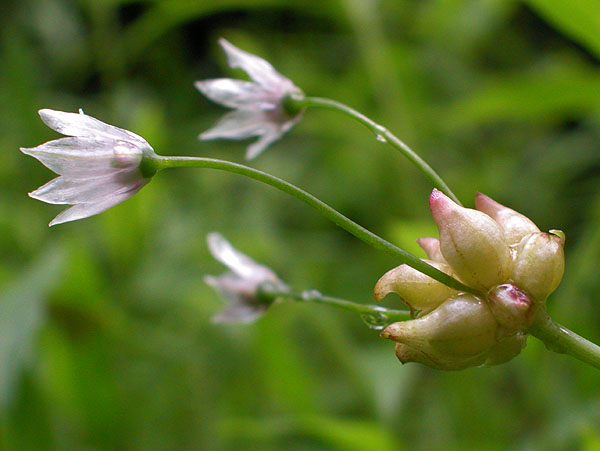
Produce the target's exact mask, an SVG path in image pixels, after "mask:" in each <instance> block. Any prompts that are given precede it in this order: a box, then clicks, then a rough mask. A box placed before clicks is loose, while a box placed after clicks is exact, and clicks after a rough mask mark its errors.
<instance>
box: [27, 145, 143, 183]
mask: <svg viewBox="0 0 600 451" xmlns="http://www.w3.org/2000/svg"><path fill="white" fill-rule="evenodd" d="M21 151H22V152H23V153H24V154H27V155H30V156H32V157H34V158H36V159H38V160H39V161H41V162H42V164H44V166H46V167H47V168H48V169H50V170H52V171H54V172H56V173H57V174H60V175H69V176H72V177H86V176H97V175H103V174H106V173H110V172H115V171H119V170H121V169H123V168H124V167H136V166H139V164H140V161H141V160H142V153H141V151H140V150H139V149H138V148H137V147H135V146H134V145H133V144H131V143H128V142H125V141H105V140H101V139H94V138H60V139H55V140H53V141H49V142H47V143H44V144H41V145H39V146H37V147H32V148H21Z"/></svg>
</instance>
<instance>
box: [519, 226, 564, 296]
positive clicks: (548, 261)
mask: <svg viewBox="0 0 600 451" xmlns="http://www.w3.org/2000/svg"><path fill="white" fill-rule="evenodd" d="M564 271H565V255H564V241H563V239H562V238H561V237H560V236H558V235H554V234H548V233H542V232H538V233H531V234H529V235H527V236H526V237H524V238H523V239H522V240H521V242H520V243H519V244H518V246H517V255H516V257H515V261H514V263H513V269H512V274H511V278H512V280H513V281H514V283H515V284H516V285H517V286H518V287H519V288H521V289H523V290H525V291H527V292H528V293H529V294H530V295H531V296H533V298H534V299H535V300H536V301H538V302H544V301H545V300H546V298H547V297H548V296H549V295H550V294H551V293H552V292H553V291H554V290H556V287H558V284H559V283H560V281H561V279H562V276H563V273H564Z"/></svg>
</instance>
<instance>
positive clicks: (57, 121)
mask: <svg viewBox="0 0 600 451" xmlns="http://www.w3.org/2000/svg"><path fill="white" fill-rule="evenodd" d="M80 111H81V110H80ZM38 113H39V115H40V117H41V118H42V121H44V123H45V124H46V125H47V126H48V127H50V128H51V129H53V130H56V131H57V132H58V133H61V134H63V135H67V136H79V137H83V138H99V137H102V138H105V139H112V140H115V139H122V140H125V141H133V142H135V143H136V144H138V145H140V146H141V147H150V144H148V142H147V141H146V140H145V139H144V138H142V137H141V136H138V135H136V134H135V133H132V132H130V131H128V130H124V129H122V128H118V127H115V126H114V125H109V124H106V123H104V122H102V121H99V120H98V119H96V118H93V117H91V116H88V115H87V114H83V113H82V112H80V113H67V112H64V111H55V110H50V109H47V108H44V109H41V110H39V111H38Z"/></svg>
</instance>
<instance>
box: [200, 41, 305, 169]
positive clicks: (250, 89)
mask: <svg viewBox="0 0 600 451" xmlns="http://www.w3.org/2000/svg"><path fill="white" fill-rule="evenodd" d="M219 44H220V45H221V47H222V48H223V50H224V52H225V54H226V56H227V61H228V63H229V66H230V67H231V68H240V69H243V70H244V71H245V72H246V73H247V74H248V75H249V76H250V79H251V80H252V81H243V80H234V79H231V78H218V79H214V80H203V81H198V82H196V88H198V90H199V91H200V92H201V93H202V94H204V95H205V96H206V97H208V98H209V99H210V100H212V101H214V102H216V103H220V104H221V105H223V106H226V107H228V108H234V109H235V110H234V111H232V112H230V113H228V114H226V115H225V116H224V117H223V118H221V120H220V121H219V122H217V124H216V125H215V126H213V127H212V128H211V129H209V130H207V131H205V132H204V133H201V134H200V136H199V138H200V139H202V140H205V139H216V138H225V139H247V138H251V137H254V136H258V137H259V139H258V140H257V141H256V142H255V143H254V144H251V145H250V146H249V147H248V149H247V151H246V159H248V160H251V159H253V158H256V157H257V156H258V155H259V154H260V153H261V152H263V151H264V150H265V149H266V148H267V147H268V146H269V145H270V144H271V143H273V142H274V141H276V140H278V139H279V138H281V136H283V134H284V133H286V132H287V131H288V130H290V129H291V128H292V127H293V126H294V124H295V123H296V122H298V121H299V120H300V117H301V113H300V114H296V115H293V116H290V115H289V114H288V113H287V112H286V111H285V109H284V106H283V101H284V99H285V98H286V97H287V96H291V95H298V94H301V91H300V89H299V88H297V87H296V86H295V85H294V83H292V81H291V80H289V79H288V78H286V77H284V76H283V75H281V74H280V73H279V72H277V71H276V70H275V69H274V68H273V66H271V64H269V63H268V62H267V61H265V60H264V59H262V58H259V57H258V56H255V55H252V54H250V53H247V52H244V51H243V50H240V49H238V48H237V47H235V46H234V45H232V44H230V43H229V42H228V41H226V40H225V39H222V38H221V39H219Z"/></svg>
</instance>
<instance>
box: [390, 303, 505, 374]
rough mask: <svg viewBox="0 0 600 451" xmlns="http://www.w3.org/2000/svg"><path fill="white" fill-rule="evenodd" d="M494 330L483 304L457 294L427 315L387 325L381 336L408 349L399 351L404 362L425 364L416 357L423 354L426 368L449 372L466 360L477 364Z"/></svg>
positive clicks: (496, 324)
mask: <svg viewBox="0 0 600 451" xmlns="http://www.w3.org/2000/svg"><path fill="white" fill-rule="evenodd" d="M497 330H498V323H497V322H496V320H495V319H494V316H493V315H492V313H491V311H490V309H489V308H488V306H487V305H486V303H485V302H484V301H482V300H481V299H479V298H477V297H475V296H473V295H470V294H458V295H456V296H454V297H451V298H449V299H448V300H446V301H444V303H442V304H441V305H440V306H439V307H437V308H436V309H435V310H433V311H432V312H430V313H428V314H427V315H424V316H422V317H420V318H417V319H413V320H409V321H402V322H397V323H393V324H390V325H389V326H388V327H386V328H385V329H384V331H383V332H382V334H381V336H382V337H384V338H388V339H390V340H394V341H396V342H398V343H402V344H404V345H406V346H408V347H409V348H412V350H411V352H410V353H409V352H408V351H407V348H404V347H403V348H402V349H403V350H404V351H403V354H402V355H403V358H404V359H405V361H417V362H420V363H425V362H424V361H423V360H424V359H423V358H422V357H418V356H422V355H425V356H426V357H427V359H428V362H429V361H430V362H431V363H432V364H430V365H429V366H434V367H438V368H444V369H450V368H451V367H453V366H456V367H464V366H462V365H465V362H467V361H469V363H470V364H469V366H473V365H474V364H475V363H474V362H475V361H477V362H480V360H481V359H480V356H482V355H485V353H486V352H487V351H488V350H489V349H490V348H491V347H492V346H494V345H495V344H496V331H497ZM417 351H418V352H417ZM482 359H483V360H484V358H483V357H482ZM401 361H402V359H401ZM480 363H483V361H481V362H480ZM425 364H427V363H425ZM456 369H459V368H456Z"/></svg>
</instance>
